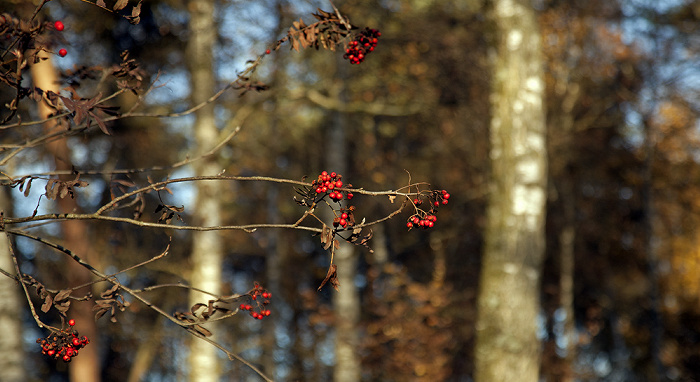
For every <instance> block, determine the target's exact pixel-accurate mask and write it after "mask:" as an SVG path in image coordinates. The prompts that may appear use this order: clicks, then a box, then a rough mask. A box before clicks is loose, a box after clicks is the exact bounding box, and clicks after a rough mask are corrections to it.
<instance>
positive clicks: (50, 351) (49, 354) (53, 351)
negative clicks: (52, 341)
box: [46, 349, 56, 357]
mask: <svg viewBox="0 0 700 382" xmlns="http://www.w3.org/2000/svg"><path fill="white" fill-rule="evenodd" d="M54 354H56V351H55V350H53V349H51V350H49V351H47V352H46V355H48V356H49V357H51V356H53V355H54Z"/></svg>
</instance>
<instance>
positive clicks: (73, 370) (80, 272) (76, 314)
mask: <svg viewBox="0 0 700 382" xmlns="http://www.w3.org/2000/svg"><path fill="white" fill-rule="evenodd" d="M40 55H42V56H43V57H46V60H43V61H40V62H38V63H36V64H34V65H32V67H31V74H32V80H33V83H34V86H36V87H39V88H40V89H42V90H44V91H48V90H51V91H53V92H55V93H58V92H59V91H60V88H59V86H58V83H59V82H58V75H57V74H56V69H55V68H54V67H53V61H52V60H51V57H50V56H49V55H48V54H47V53H45V52H42V53H40ZM51 112H53V110H52V109H51V108H49V107H48V106H47V105H46V104H45V103H43V102H42V103H40V104H39V115H40V117H41V118H47V117H48V115H49V114H50V113H51ZM61 128H62V127H61V126H59V125H57V123H56V122H55V121H48V122H46V123H45V125H44V130H45V131H46V132H49V131H52V132H55V131H56V129H61ZM46 150H47V152H48V153H50V154H51V155H52V156H53V158H54V161H55V163H56V164H55V169H56V171H71V169H72V167H73V166H72V163H71V151H70V149H69V148H68V145H67V142H66V139H58V140H56V141H53V142H51V143H48V144H47V145H46ZM59 178H61V179H62V180H68V179H72V178H74V177H73V176H70V175H68V176H59ZM56 204H57V205H58V210H59V211H61V212H62V213H71V212H75V211H76V210H78V204H77V203H76V201H75V200H74V199H70V198H59V199H58V200H57V201H56ZM61 230H62V234H63V243H61V245H63V247H65V248H68V249H70V250H71V251H72V252H73V253H74V254H76V255H78V256H80V257H81V258H83V260H85V261H87V262H88V263H90V264H92V265H93V266H97V264H95V262H94V261H95V258H94V256H93V254H92V248H91V245H90V242H89V241H88V240H89V239H88V238H89V237H90V234H89V230H88V225H87V222H85V221H82V220H70V221H63V222H61ZM66 261H67V263H66V269H65V274H66V277H67V279H68V284H69V285H68V286H69V287H72V286H75V285H81V284H85V283H89V282H90V281H92V274H91V273H90V271H88V270H87V269H85V268H84V267H83V266H81V265H80V264H78V263H77V262H75V261H73V259H66ZM89 292H90V287H84V288H81V289H77V290H75V291H74V292H73V295H75V296H80V295H85V294H87V293H89ZM68 315H69V317H70V318H72V319H74V320H75V321H76V322H77V324H76V328H77V329H78V330H79V331H80V334H81V335H85V336H87V337H88V338H90V346H86V347H85V348H83V349H81V350H80V356H78V357H75V358H74V359H73V360H72V361H71V363H70V365H69V371H70V373H69V374H70V380H71V381H74V382H93V381H99V380H100V361H99V355H98V349H99V345H98V341H99V338H98V335H97V324H96V323H95V316H94V314H93V312H92V303H91V302H72V303H71V309H70V311H69V313H68Z"/></svg>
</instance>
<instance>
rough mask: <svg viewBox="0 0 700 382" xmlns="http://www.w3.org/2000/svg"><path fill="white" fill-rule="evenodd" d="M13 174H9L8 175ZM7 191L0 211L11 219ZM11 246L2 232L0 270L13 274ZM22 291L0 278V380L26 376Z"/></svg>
mask: <svg viewBox="0 0 700 382" xmlns="http://www.w3.org/2000/svg"><path fill="white" fill-rule="evenodd" d="M9 173H12V172H9ZM11 200H12V199H11V197H10V189H9V188H8V187H3V188H0V211H3V212H4V213H5V216H13V214H12V203H11ZM9 246H10V243H9V242H8V237H7V234H5V232H0V269H3V270H6V271H8V272H10V273H12V274H14V273H15V272H14V271H12V269H14V264H13V262H12V258H11V257H10V247H9ZM21 290H22V288H21V287H20V286H19V284H17V282H16V281H15V280H13V279H11V278H8V277H5V276H4V275H0V331H1V332H2V333H3V335H2V336H0V370H2V378H3V381H7V382H24V381H26V380H27V374H26V372H25V370H24V367H22V366H23V365H22V364H23V361H24V357H25V353H24V351H23V346H22V317H21V313H22V309H19V308H18V307H20V306H22V305H23V304H25V303H26V301H25V300H24V299H22V297H21V295H20V291H21Z"/></svg>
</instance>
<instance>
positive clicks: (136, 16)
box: [124, 1, 141, 25]
mask: <svg viewBox="0 0 700 382" xmlns="http://www.w3.org/2000/svg"><path fill="white" fill-rule="evenodd" d="M140 15H141V1H139V2H138V4H136V5H135V6H134V8H132V9H131V16H124V18H126V19H127V20H129V23H131V24H133V25H136V24H138V23H139V22H141V17H140Z"/></svg>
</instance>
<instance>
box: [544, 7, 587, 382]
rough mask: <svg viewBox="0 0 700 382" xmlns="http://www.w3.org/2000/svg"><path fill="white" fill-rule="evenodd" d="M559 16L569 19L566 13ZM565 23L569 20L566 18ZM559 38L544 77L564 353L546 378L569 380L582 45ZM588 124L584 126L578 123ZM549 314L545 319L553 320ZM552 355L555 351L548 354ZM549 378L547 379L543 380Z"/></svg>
mask: <svg viewBox="0 0 700 382" xmlns="http://www.w3.org/2000/svg"><path fill="white" fill-rule="evenodd" d="M562 17H571V15H570V14H566V16H563V15H562ZM568 21H569V23H568V25H571V24H572V23H573V21H572V20H571V18H569V19H568ZM557 36H558V37H559V38H564V39H566V41H567V43H566V44H563V46H564V48H563V49H562V50H556V51H555V53H554V54H551V53H550V55H549V56H548V57H546V60H548V63H549V67H548V70H549V71H550V72H549V75H550V76H552V78H553V83H554V88H553V89H552V91H553V92H554V93H553V94H551V97H552V98H551V99H550V100H549V101H550V103H549V104H548V105H549V107H548V121H547V125H548V132H549V135H548V136H549V146H548V153H549V158H550V159H549V163H548V164H549V181H550V184H551V188H554V189H555V190H556V199H557V201H556V207H554V208H555V210H556V211H557V215H558V216H553V217H552V219H551V220H550V221H552V222H554V224H552V225H553V227H552V228H551V229H552V231H553V232H556V235H557V239H558V244H559V247H558V253H557V255H558V256H557V255H555V256H556V260H558V263H557V265H558V271H559V304H558V308H557V309H560V310H561V311H562V312H563V313H564V319H563V323H562V327H563V333H561V336H563V337H564V338H563V339H564V342H563V343H564V348H563V349H562V350H563V351H564V357H563V364H562V367H552V369H553V370H551V371H550V374H551V375H550V377H551V380H556V381H562V382H566V381H572V380H574V374H573V363H574V360H575V359H576V345H577V340H576V332H575V323H576V321H575V313H574V293H575V291H574V272H575V265H576V262H575V242H576V197H575V187H576V186H575V179H573V175H572V173H571V167H572V166H573V164H574V163H573V162H574V159H573V157H572V153H573V152H574V145H575V141H574V133H575V127H574V124H575V118H574V106H575V105H576V104H578V102H579V100H580V98H581V86H580V84H579V83H578V81H577V79H578V77H577V76H576V74H577V73H576V69H577V68H578V67H579V65H580V61H581V60H580V58H581V57H580V56H581V52H582V51H583V48H582V47H581V46H580V44H581V43H580V41H579V40H578V36H577V35H576V33H575V32H574V31H569V32H567V33H564V34H562V35H557ZM578 127H579V128H588V126H578ZM552 316H553V315H550V317H548V319H549V320H555V319H554V317H552ZM551 342H552V343H551V346H554V347H557V346H558V345H557V344H559V343H561V341H560V339H559V338H552V339H551ZM552 353H553V354H556V352H552ZM548 380H550V379H548Z"/></svg>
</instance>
